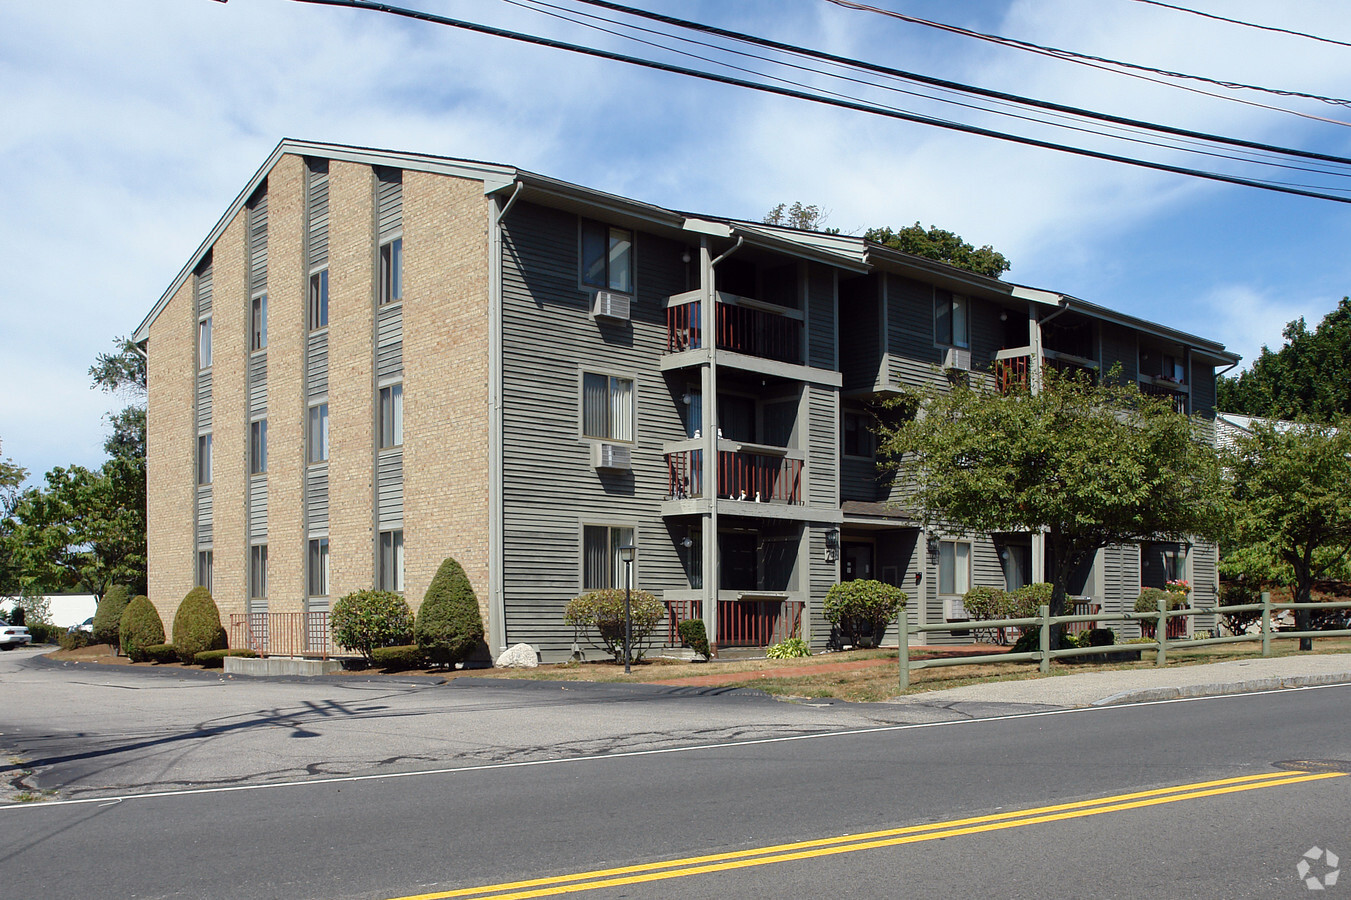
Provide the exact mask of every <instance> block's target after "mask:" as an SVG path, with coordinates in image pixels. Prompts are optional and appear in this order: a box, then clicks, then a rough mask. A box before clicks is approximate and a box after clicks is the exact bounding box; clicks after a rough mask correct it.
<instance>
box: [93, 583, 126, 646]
mask: <svg viewBox="0 0 1351 900" xmlns="http://www.w3.org/2000/svg"><path fill="white" fill-rule="evenodd" d="M130 602H131V591H129V590H127V586H126V585H125V584H115V585H113V586H112V587H110V588H108V592H107V593H105V594H104V595H103V599H101V600H99V605H98V609H96V610H94V643H96V644H111V645H112V647H113V649H114V650H116V649H117V648H118V646H119V645H120V643H121V640H122V637H121V634H120V630H121V627H122V612H123V610H125V609H126V608H127V604H128V603H130Z"/></svg>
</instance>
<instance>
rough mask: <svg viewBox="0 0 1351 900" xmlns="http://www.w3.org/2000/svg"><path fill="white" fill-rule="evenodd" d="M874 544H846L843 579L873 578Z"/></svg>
mask: <svg viewBox="0 0 1351 900" xmlns="http://www.w3.org/2000/svg"><path fill="white" fill-rule="evenodd" d="M873 577H875V576H874V575H873V545H872V544H854V543H850V542H848V541H846V542H845V544H844V576H843V577H842V579H841V580H842V581H854V580H855V579H859V578H873Z"/></svg>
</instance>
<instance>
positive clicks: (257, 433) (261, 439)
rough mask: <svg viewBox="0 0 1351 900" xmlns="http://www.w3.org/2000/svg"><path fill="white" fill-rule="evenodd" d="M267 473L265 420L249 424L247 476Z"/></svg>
mask: <svg viewBox="0 0 1351 900" xmlns="http://www.w3.org/2000/svg"><path fill="white" fill-rule="evenodd" d="M265 472H267V419H259V420H258V421H256V422H250V423H249V474H250V475H262V474H264V473H265Z"/></svg>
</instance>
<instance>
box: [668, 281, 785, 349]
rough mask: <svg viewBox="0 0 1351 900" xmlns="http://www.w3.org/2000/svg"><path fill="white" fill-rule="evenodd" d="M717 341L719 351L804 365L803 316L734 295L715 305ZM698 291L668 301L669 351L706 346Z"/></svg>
mask: <svg viewBox="0 0 1351 900" xmlns="http://www.w3.org/2000/svg"><path fill="white" fill-rule="evenodd" d="M714 306H715V309H716V319H717V321H716V323H715V328H714V338H715V340H716V346H717V349H719V350H727V351H729V352H732V353H741V354H745V355H746V356H755V357H759V358H761V359H770V360H774V361H776V362H784V363H791V364H793V365H801V364H802V361H803V359H802V318H803V317H802V313H800V312H798V311H797V310H795V309H788V308H786V307H780V306H776V305H774V304H772V303H763V302H761V301H758V300H751V299H749V298H746V297H737V296H735V295H733V294H726V293H719V294H718V296H717V301H716V303H715V304H714ZM701 319H702V305H701V302H700V295H699V292H698V291H690V292H688V293H685V294H679V295H677V296H675V297H672V298H671V299H670V300H669V301H667V308H666V352H667V353H683V352H685V351H687V350H700V349H703V347H704V346H705V345H704V331H703V323H702V321H701Z"/></svg>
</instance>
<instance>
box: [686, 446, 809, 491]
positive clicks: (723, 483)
mask: <svg viewBox="0 0 1351 900" xmlns="http://www.w3.org/2000/svg"><path fill="white" fill-rule="evenodd" d="M703 462H704V453H703V451H702V450H681V451H678V452H676V453H668V454H666V480H667V482H666V483H667V486H666V495H667V496H668V497H669V498H670V499H672V500H691V499H694V498H697V497H703V496H704V465H703ZM718 496H719V497H721V498H722V499H724V500H746V501H750V502H752V503H754V502H760V503H792V504H797V503H801V502H802V460H800V459H788V458H786V457H782V456H769V455H763V454H759V453H746V452H742V453H736V452H733V451H731V450H721V451H719V452H718Z"/></svg>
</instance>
